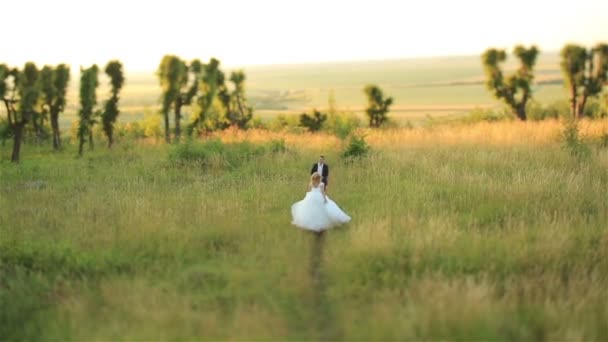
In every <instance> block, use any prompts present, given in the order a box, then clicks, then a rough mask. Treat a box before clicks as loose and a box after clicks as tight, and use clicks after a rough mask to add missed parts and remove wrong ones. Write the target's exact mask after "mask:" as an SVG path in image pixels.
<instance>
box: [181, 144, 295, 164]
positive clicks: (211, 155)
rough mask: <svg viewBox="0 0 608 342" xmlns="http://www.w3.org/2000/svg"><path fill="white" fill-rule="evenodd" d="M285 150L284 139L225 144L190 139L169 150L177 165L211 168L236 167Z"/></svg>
mask: <svg viewBox="0 0 608 342" xmlns="http://www.w3.org/2000/svg"><path fill="white" fill-rule="evenodd" d="M285 151H286V148H285V142H284V141H283V140H273V141H270V142H268V143H265V144H253V143H250V142H247V141H244V142H238V143H228V144H225V143H222V142H221V141H220V140H219V139H213V140H207V141H204V142H199V141H193V140H189V141H187V142H186V143H183V144H179V145H176V146H175V147H173V148H172V149H171V150H170V151H169V160H170V161H171V162H173V163H175V164H177V165H187V164H194V165H198V166H202V167H209V168H220V169H222V168H228V169H234V168H238V167H239V166H241V165H242V164H243V163H245V162H247V161H249V160H251V159H253V158H256V157H259V156H261V155H264V154H269V153H282V152H285Z"/></svg>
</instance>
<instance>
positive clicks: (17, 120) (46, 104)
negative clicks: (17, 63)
mask: <svg viewBox="0 0 608 342" xmlns="http://www.w3.org/2000/svg"><path fill="white" fill-rule="evenodd" d="M98 72H99V68H98V67H97V65H93V66H91V67H90V68H87V69H82V68H81V79H80V110H79V112H78V115H79V118H80V120H79V126H78V137H79V140H80V144H79V154H80V155H82V152H83V146H84V144H85V141H86V140H87V139H88V140H89V143H90V145H91V146H92V145H93V135H92V133H91V132H92V128H93V126H94V125H95V124H96V123H97V122H98V118H101V122H102V125H103V131H104V133H105V135H106V136H107V138H108V146H109V147H111V146H112V144H113V142H114V139H113V132H114V124H115V123H116V119H117V118H118V115H119V113H120V112H119V109H118V102H119V92H120V89H121V88H122V86H123V84H124V72H123V67H122V64H121V63H120V61H110V62H109V63H108V64H107V65H106V67H105V72H106V74H107V75H108V76H109V77H110V80H111V81H110V85H111V94H110V98H109V99H108V100H107V101H106V102H105V107H104V108H103V109H97V108H96V105H97V95H96V90H97V87H98V85H99V80H98ZM69 81H70V67H69V66H68V65H66V64H59V65H57V66H55V67H53V66H49V65H45V66H44V67H43V68H42V69H38V67H37V66H36V64H34V63H32V62H28V63H26V64H25V66H24V67H23V69H18V68H9V67H8V66H6V65H4V64H0V98H1V99H2V101H3V103H4V106H5V108H6V112H7V124H8V128H9V131H10V134H11V135H12V137H13V151H12V154H11V160H12V161H13V162H18V161H19V159H20V153H21V144H22V142H23V138H24V133H25V131H26V128H27V127H28V126H27V125H28V123H31V128H32V129H33V133H34V135H35V136H36V137H37V138H38V139H43V138H45V136H44V135H45V130H44V127H45V124H46V121H47V120H49V119H50V124H51V129H52V140H53V147H54V148H55V149H60V148H61V132H60V129H59V115H60V114H61V113H62V112H63V111H64V110H65V107H66V94H67V88H68V84H69Z"/></svg>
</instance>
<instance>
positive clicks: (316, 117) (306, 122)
mask: <svg viewBox="0 0 608 342" xmlns="http://www.w3.org/2000/svg"><path fill="white" fill-rule="evenodd" d="M325 120H327V114H323V113H321V112H319V111H318V110H316V109H313V114H312V115H308V114H306V113H302V114H300V126H302V127H306V128H307V129H308V131H309V132H317V131H319V130H321V128H323V123H324V122H325Z"/></svg>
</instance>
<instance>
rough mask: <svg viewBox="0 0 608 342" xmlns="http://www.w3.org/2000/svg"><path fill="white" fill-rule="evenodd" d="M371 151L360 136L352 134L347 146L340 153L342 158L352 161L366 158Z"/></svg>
mask: <svg viewBox="0 0 608 342" xmlns="http://www.w3.org/2000/svg"><path fill="white" fill-rule="evenodd" d="M370 150H371V147H370V146H369V144H368V143H367V142H366V141H365V137H364V136H362V135H356V134H352V135H351V136H350V139H349V141H348V144H347V145H346V147H345V148H344V150H343V151H342V158H345V159H353V158H361V157H364V156H366V155H367V154H368V153H369V152H370Z"/></svg>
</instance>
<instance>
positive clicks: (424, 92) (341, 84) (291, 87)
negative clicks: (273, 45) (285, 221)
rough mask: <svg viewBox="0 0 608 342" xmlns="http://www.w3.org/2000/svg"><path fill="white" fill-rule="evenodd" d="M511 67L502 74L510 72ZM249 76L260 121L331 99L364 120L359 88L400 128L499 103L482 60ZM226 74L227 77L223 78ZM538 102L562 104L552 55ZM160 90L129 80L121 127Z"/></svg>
mask: <svg viewBox="0 0 608 342" xmlns="http://www.w3.org/2000/svg"><path fill="white" fill-rule="evenodd" d="M513 67H514V65H513V64H508V65H507V69H509V68H510V69H512V68H513ZM243 69H244V71H245V73H246V75H247V94H248V97H249V100H250V102H251V104H252V105H253V106H254V109H255V113H256V114H257V115H258V116H260V117H262V118H263V119H270V118H273V117H274V116H276V115H278V114H293V113H300V112H302V111H306V110H310V109H312V108H318V109H325V108H327V107H328V99H329V96H330V94H331V93H332V92H333V95H334V98H335V102H336V106H337V108H338V109H339V110H343V111H351V112H354V113H357V114H359V115H362V114H363V110H364V108H365V105H366V98H365V95H364V94H363V87H364V86H365V85H366V84H369V83H374V84H377V85H379V86H380V87H381V88H382V89H383V90H384V92H385V94H386V95H387V96H392V97H393V98H394V100H395V103H394V105H393V107H392V111H391V113H392V115H393V116H394V117H395V118H396V119H398V121H406V120H412V121H416V120H418V119H419V118H424V117H426V116H427V115H429V116H446V115H460V114H463V113H466V112H468V111H470V110H471V109H473V108H476V107H492V106H497V105H499V104H500V103H499V102H498V101H496V100H495V99H493V98H492V96H491V95H490V94H489V93H488V91H487V90H486V88H485V85H484V84H483V81H484V74H483V69H482V66H481V62H480V58H479V56H459V57H435V58H414V59H401V60H386V61H358V62H342V63H322V64H302V65H273V66H252V67H244V68H243ZM225 71H226V72H227V73H229V72H230V70H225ZM536 74H537V77H536V79H537V81H538V84H537V85H536V87H535V98H536V100H537V101H540V102H543V103H550V102H553V101H555V100H558V99H563V98H565V97H566V92H565V91H564V89H563V86H562V85H561V75H560V70H559V58H558V55H557V54H543V55H541V56H540V59H539V63H538V65H537V72H536ZM78 77H79V76H78V75H73V82H72V84H71V87H70V94H69V104H68V110H67V113H66V115H65V116H64V117H63V120H62V122H61V125H62V127H64V128H67V127H69V125H70V123H71V121H73V120H74V119H75V115H76V112H77V110H78ZM101 83H102V86H101V87H100V89H99V91H98V97H99V98H100V99H104V98H106V97H107V95H106V94H107V93H108V91H109V88H108V87H107V83H108V81H107V79H105V78H103V77H102V79H101ZM159 98H160V88H159V85H158V80H157V79H156V76H155V75H154V72H152V71H151V72H150V73H131V74H127V82H126V85H125V87H124V89H123V93H122V99H121V108H122V111H123V115H122V117H121V120H122V121H131V120H134V119H138V118H141V117H143V113H144V111H145V110H146V109H147V110H148V111H152V112H153V111H157V110H158V108H159V104H158V103H159Z"/></svg>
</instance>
